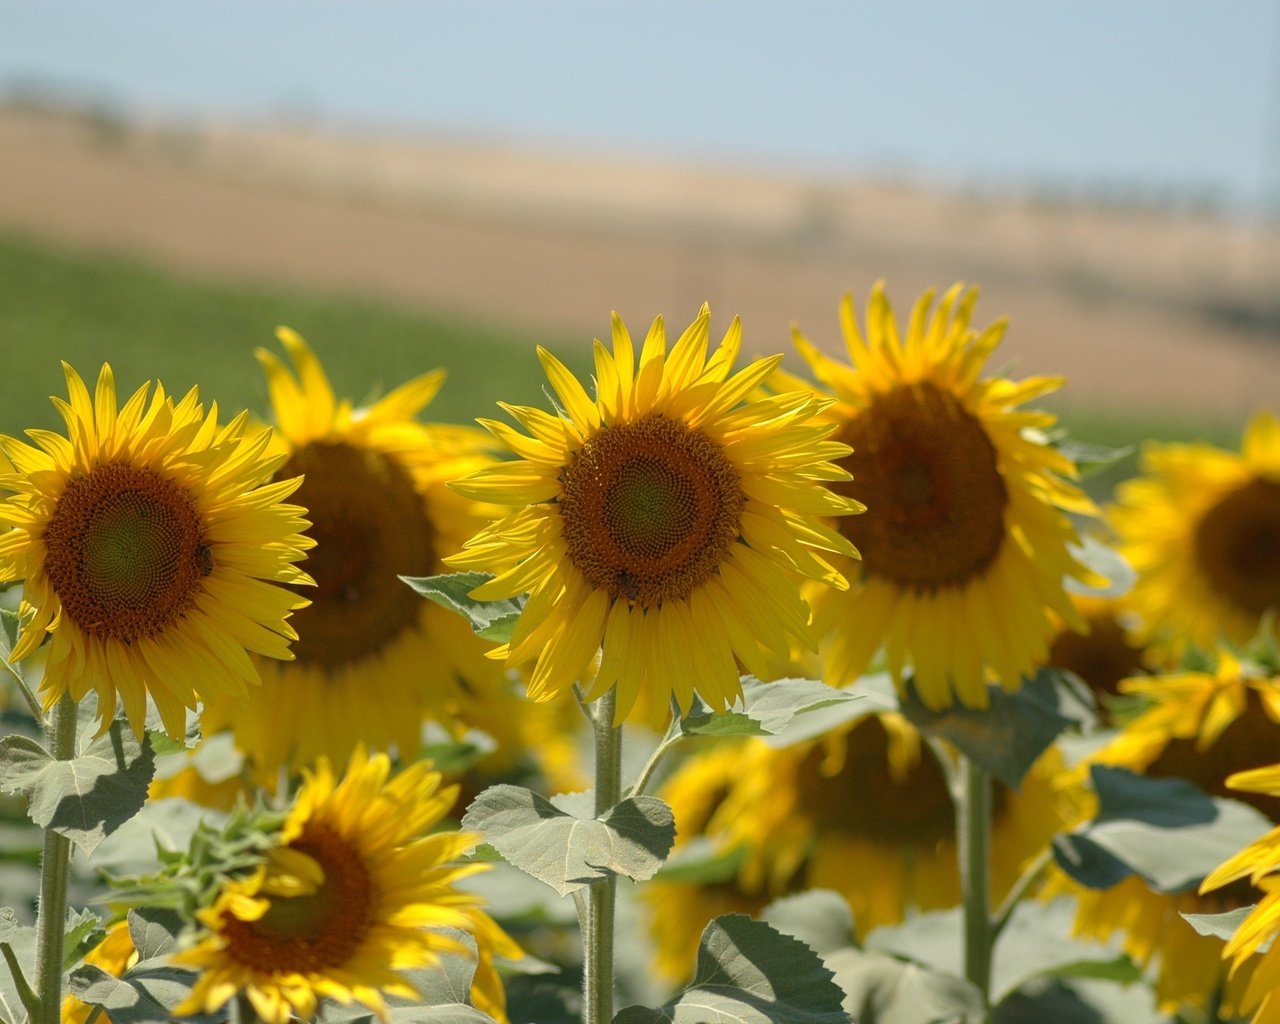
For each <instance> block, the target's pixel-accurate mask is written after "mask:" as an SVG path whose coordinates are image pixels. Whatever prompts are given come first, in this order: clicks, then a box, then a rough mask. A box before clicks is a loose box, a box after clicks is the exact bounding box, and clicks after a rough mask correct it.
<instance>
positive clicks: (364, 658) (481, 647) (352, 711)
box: [205, 328, 516, 779]
mask: <svg viewBox="0 0 1280 1024" xmlns="http://www.w3.org/2000/svg"><path fill="white" fill-rule="evenodd" d="M277 336H278V337H279V339H280V342H281V343H282V344H283V345H284V347H285V349H286V351H287V352H288V354H289V356H290V357H291V358H292V360H293V363H294V366H295V367H296V376H295V375H294V374H293V373H290V371H289V369H288V368H287V367H286V366H285V364H284V363H283V362H282V361H281V360H280V359H279V358H277V357H276V356H275V355H274V354H273V353H271V352H268V351H266V350H263V349H259V350H258V353H257V355H258V359H259V361H260V362H261V363H262V365H263V367H264V368H265V370H266V375H267V386H268V389H269V391H270V395H271V401H272V405H273V407H274V413H275V416H274V419H275V423H276V437H277V439H278V442H277V444H278V449H279V452H280V456H281V459H282V462H283V465H281V467H280V469H279V470H278V472H277V476H278V477H281V478H284V477H290V476H296V475H301V476H302V477H303V482H302V486H301V487H299V489H298V492H297V495H296V498H297V500H298V501H299V502H300V503H301V504H303V505H305V506H306V508H307V515H308V517H309V518H310V520H311V530H310V535H311V536H312V537H314V538H315V540H316V547H315V549H314V550H313V551H311V553H310V555H309V557H308V560H307V563H306V565H307V569H308V571H309V572H310V573H311V575H312V576H313V577H314V578H315V581H316V586H315V587H314V588H310V589H309V590H308V594H307V596H308V597H310V598H311V604H310V605H309V606H308V607H306V608H304V609H302V610H301V611H299V612H298V613H297V615H296V616H295V617H294V619H293V626H294V628H295V629H296V630H297V632H298V640H297V642H296V643H295V644H294V645H293V653H294V655H295V658H294V660H293V661H291V662H289V663H288V664H276V663H268V662H261V663H260V664H259V666H258V668H259V671H260V672H261V673H262V682H263V685H262V686H261V687H260V688H259V689H257V690H255V691H254V692H253V694H252V695H251V697H250V703H249V706H248V707H247V708H246V707H245V706H244V705H242V704H232V703H231V702H228V701H217V702H215V703H214V704H213V705H212V706H211V707H210V708H209V709H208V710H207V713H206V718H205V728H206V731H211V730H214V729H219V728H228V729H231V730H232V731H233V732H234V734H235V737H236V742H237V745H238V746H239V747H240V749H241V750H242V751H244V753H245V754H246V755H247V757H248V759H249V761H250V762H251V765H252V769H253V771H254V773H255V775H256V777H258V778H260V779H274V777H275V774H276V771H277V769H278V768H279V767H280V766H281V765H285V766H287V767H288V768H289V769H291V770H296V769H297V768H299V767H300V766H302V765H305V764H310V763H311V762H312V761H313V760H315V759H316V758H317V757H320V756H325V757H328V758H330V759H331V760H332V761H334V762H335V763H338V764H340V763H342V762H344V761H345V760H346V758H347V756H348V755H349V754H350V753H351V751H352V750H353V749H355V746H356V744H357V743H366V744H369V745H371V746H375V747H389V746H391V745H393V744H394V745H395V746H396V748H397V749H398V750H399V751H400V752H401V754H402V755H404V756H412V755H413V754H414V753H415V752H416V751H418V750H419V749H420V746H421V733H422V723H423V720H424V719H425V718H432V719H434V720H436V721H440V722H443V723H448V724H452V723H454V722H455V721H456V720H458V719H459V717H461V718H463V719H465V718H466V717H467V708H468V707H473V706H481V707H487V706H488V704H489V703H491V702H493V701H499V702H500V698H501V697H502V696H503V695H504V691H505V683H504V680H503V678H502V671H501V668H500V667H499V666H497V665H494V664H493V662H492V661H490V660H488V659H487V658H485V657H484V652H485V650H486V649H487V646H488V645H486V644H485V643H484V642H483V641H480V640H478V639H477V638H476V637H475V636H474V635H473V634H472V632H471V630H470V629H469V628H468V627H467V625H466V623H465V622H464V621H463V620H462V619H461V618H460V617H459V616H457V615H453V614H451V613H450V612H448V611H446V610H445V609H443V608H441V607H439V606H438V605H435V604H432V603H431V602H430V601H424V600H422V598H421V597H419V596H418V595H417V594H415V593H414V592H413V591H412V590H410V589H409V588H408V587H407V586H405V585H404V583H403V582H402V581H401V580H400V577H401V576H428V575H432V574H434V573H438V572H441V571H443V568H444V567H443V563H442V562H441V560H440V559H441V556H442V555H446V554H449V553H451V552H454V551H457V550H458V549H459V548H460V547H461V546H462V542H463V541H464V540H465V539H466V538H467V537H469V536H470V535H471V534H472V533H474V532H475V531H476V530H477V529H479V528H480V527H481V526H482V525H483V524H484V523H486V522H488V519H489V518H491V517H488V516H486V515H485V510H484V509H483V508H482V507H481V506H478V505H477V504H476V503H475V502H472V501H469V500H467V499H465V498H463V497H462V496H461V495H459V494H455V493H454V492H453V491H451V490H450V489H449V488H448V487H446V486H445V483H444V482H445V481H446V480H447V479H450V478H453V477H456V476H459V475H462V474H466V473H470V472H472V471H473V470H475V469H477V468H479V467H482V466H486V465H490V464H491V463H492V462H493V459H492V458H491V457H489V456H487V455H486V454H485V449H486V446H487V445H488V443H489V442H488V439H487V435H485V434H484V433H483V432H481V431H478V430H475V429H474V428H469V427H453V426H444V425H439V424H424V423H420V422H418V421H417V420H416V419H415V418H414V417H415V415H416V414H417V413H418V412H419V411H420V410H421V409H422V408H423V407H424V406H426V404H427V403H428V402H430V401H431V399H432V398H433V397H434V396H435V394H436V392H437V391H438V390H439V388H440V386H441V384H442V383H443V380H444V371H442V370H437V371H435V372H432V373H428V374H425V375H423V376H421V377H418V378H416V379H414V380H412V381H409V382H408V383H407V384H404V385H403V386H401V387H399V388H397V389H395V390H394V391H392V392H391V393H390V394H388V395H387V396H386V397H384V398H383V399H381V400H380V401H378V402H375V403H374V404H373V405H371V406H369V407H368V408H354V407H353V406H352V403H351V402H349V401H347V400H345V399H342V400H340V399H338V398H337V397H336V396H335V394H334V391H333V388H332V387H331V386H330V383H329V380H328V377H327V376H326V375H325V372H324V369H323V367H322V366H321V365H320V363H319V361H318V360H317V359H316V357H315V355H314V354H313V353H312V352H311V350H310V349H309V348H308V347H307V345H306V343H305V342H304V341H303V340H302V338H300V337H299V336H298V335H297V334H295V333H294V332H293V331H290V330H288V329H286V328H281V329H280V330H279V331H277ZM511 703H512V704H514V703H516V702H515V701H514V700H512V701H511Z"/></svg>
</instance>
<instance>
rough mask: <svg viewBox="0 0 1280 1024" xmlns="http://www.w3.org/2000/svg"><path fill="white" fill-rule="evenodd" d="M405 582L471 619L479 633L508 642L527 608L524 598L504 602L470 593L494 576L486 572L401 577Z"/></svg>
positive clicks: (441, 604)
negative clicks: (483, 599) (479, 599)
mask: <svg viewBox="0 0 1280 1024" xmlns="http://www.w3.org/2000/svg"><path fill="white" fill-rule="evenodd" d="M400 579H402V580H403V581H404V582H405V583H407V584H409V586H411V587H412V588H413V589H414V590H415V591H417V592H418V593H419V594H421V595H422V596H423V597H425V598H426V599H427V600H428V601H434V602H435V603H436V604H438V605H440V606H441V607H443V608H448V609H449V611H451V612H457V613H458V614H459V615H462V616H463V617H465V618H467V619H469V620H470V622H471V628H472V629H473V630H475V632H476V634H477V635H478V636H481V637H483V638H484V639H485V640H492V641H493V642H494V643H498V644H505V643H506V642H507V641H508V640H510V639H511V631H512V630H513V629H515V625H516V620H517V619H518V618H520V613H521V612H522V611H523V610H524V602H525V599H524V597H513V598H508V599H506V600H504V601H477V600H476V599H475V598H473V597H470V596H468V595H469V594H470V593H471V591H473V590H475V589H476V587H478V586H480V585H482V584H484V583H488V582H489V581H490V580H491V579H493V576H492V575H491V574H490V573H485V572H454V573H446V574H445V575H442V576H401V577H400Z"/></svg>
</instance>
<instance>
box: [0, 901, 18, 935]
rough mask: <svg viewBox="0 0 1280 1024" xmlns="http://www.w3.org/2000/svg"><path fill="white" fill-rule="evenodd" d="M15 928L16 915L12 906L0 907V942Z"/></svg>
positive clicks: (15, 929)
mask: <svg viewBox="0 0 1280 1024" xmlns="http://www.w3.org/2000/svg"><path fill="white" fill-rule="evenodd" d="M17 930H18V915H17V914H15V913H14V911H13V907H0V942H5V941H7V940H8V938H9V936H10V935H12V934H13V933H14V932H16V931H17Z"/></svg>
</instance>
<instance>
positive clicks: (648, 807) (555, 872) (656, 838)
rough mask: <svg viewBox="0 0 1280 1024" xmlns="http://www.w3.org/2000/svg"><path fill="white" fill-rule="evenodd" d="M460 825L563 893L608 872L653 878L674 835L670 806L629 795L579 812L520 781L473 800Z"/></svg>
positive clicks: (494, 788) (637, 878) (530, 873)
mask: <svg viewBox="0 0 1280 1024" xmlns="http://www.w3.org/2000/svg"><path fill="white" fill-rule="evenodd" d="M462 827H463V828H464V829H467V830H474V831H477V832H482V833H484V836H485V841H486V842H488V843H489V845H491V846H492V847H493V848H494V849H495V850H497V851H498V852H499V853H500V854H502V856H503V857H504V858H506V860H507V861H508V862H509V863H511V864H513V865H514V866H515V867H517V868H519V869H520V870H521V871H524V872H525V873H526V874H529V875H532V876H533V877H534V878H536V879H538V881H540V882H545V883H546V884H547V885H549V886H551V887H552V888H553V889H555V891H556V892H557V893H559V894H560V895H561V896H565V895H567V894H568V893H571V892H573V891H574V890H575V889H581V888H583V887H585V886H587V885H590V884H591V883H592V882H594V881H597V880H599V879H602V878H607V877H608V876H609V875H624V876H626V877H627V878H631V879H633V880H635V881H637V882H642V881H644V880H646V879H648V878H652V877H653V875H654V873H655V872H656V871H657V870H658V868H660V867H661V866H662V862H663V861H664V860H665V859H666V856H667V854H668V853H669V852H670V851H671V844H672V843H673V842H674V841H675V821H674V819H673V818H672V816H671V808H670V807H668V806H667V805H666V803H664V802H663V801H662V800H659V799H658V798H657V797H652V796H637V797H627V798H626V799H625V800H623V801H622V802H621V803H619V804H618V805H617V806H615V807H613V808H612V809H611V810H610V811H609V812H608V813H607V814H605V815H604V817H602V818H588V819H584V818H578V817H575V816H574V815H572V814H569V813H567V812H566V811H563V810H561V809H560V808H559V807H557V806H555V804H553V803H551V801H550V800H547V799H546V798H545V797H541V796H539V795H538V794H536V793H533V792H530V791H529V790H527V789H522V788H520V787H519V786H507V785H503V786H493V787H491V788H489V789H486V790H485V791H484V792H483V793H481V794H480V795H479V796H478V797H476V799H475V800H474V801H473V802H472V804H471V806H470V807H469V808H468V809H467V813H466V814H465V815H464V816H463V818H462Z"/></svg>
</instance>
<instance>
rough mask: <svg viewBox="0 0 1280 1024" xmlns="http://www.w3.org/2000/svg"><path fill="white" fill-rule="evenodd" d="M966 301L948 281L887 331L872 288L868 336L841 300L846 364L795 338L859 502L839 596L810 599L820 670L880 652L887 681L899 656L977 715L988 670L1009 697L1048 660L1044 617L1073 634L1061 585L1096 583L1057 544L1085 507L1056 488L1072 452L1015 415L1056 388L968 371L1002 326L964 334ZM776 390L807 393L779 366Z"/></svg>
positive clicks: (930, 686) (900, 662)
mask: <svg viewBox="0 0 1280 1024" xmlns="http://www.w3.org/2000/svg"><path fill="white" fill-rule="evenodd" d="M977 297H978V293H977V291H976V290H970V291H968V292H965V293H964V294H963V295H962V294H961V286H960V285H955V286H954V287H952V288H951V289H950V290H949V291H948V292H947V293H946V294H945V295H944V296H943V297H942V301H941V302H940V303H939V304H938V306H937V308H935V309H933V310H932V312H931V311H930V307H931V306H932V305H933V292H926V293H925V294H924V295H923V296H922V297H921V298H920V299H919V301H918V302H917V303H916V305H915V307H914V309H913V310H912V312H911V317H910V320H909V321H908V324H907V329H906V333H905V335H900V334H899V332H898V327H897V323H896V322H895V319H894V314H893V311H892V310H891V309H890V307H889V302H888V299H887V298H886V297H885V294H884V290H883V288H882V286H881V285H879V284H877V285H876V287H875V288H874V290H873V291H872V293H871V303H870V306H869V310H868V314H867V324H866V336H865V338H864V337H863V335H862V333H861V332H860V331H859V330H858V325H857V321H856V317H855V314H854V308H853V300H852V298H851V297H850V296H848V295H846V296H845V297H844V300H843V302H842V304H841V306H840V325H841V329H842V332H843V334H844V340H845V344H846V346H847V348H848V351H849V357H850V358H851V360H852V365H849V364H847V363H843V362H838V361H837V360H835V359H832V358H830V357H829V356H826V355H824V354H823V353H822V352H820V351H819V350H818V349H817V348H816V347H815V346H814V345H813V344H812V343H811V342H810V341H808V339H806V338H805V337H804V335H802V334H801V333H800V332H799V330H798V329H797V330H796V331H795V342H796V346H797V348H799V350H800V354H801V355H802V356H803V357H804V358H805V360H806V361H807V362H808V363H809V366H810V368H811V369H812V371H813V374H814V375H815V377H816V378H817V380H818V381H819V382H820V383H821V385H822V386H823V387H825V388H826V389H829V391H830V393H831V395H832V396H833V398H834V401H835V404H834V406H833V407H832V408H831V409H830V410H829V411H828V412H827V413H826V419H827V420H828V421H829V422H831V423H834V424H835V425H836V426H837V428H838V429H837V433H836V434H835V439H836V440H838V441H843V442H845V443H846V444H848V445H850V446H851V447H852V448H853V454H852V455H850V456H847V457H845V458H843V459H841V460H840V461H839V465H840V466H842V467H843V468H845V469H847V470H849V472H850V474H851V475H852V477H853V479H854V480H855V481H856V483H855V484H854V485H853V486H855V487H856V488H857V493H858V496H859V497H860V498H861V499H862V500H864V501H865V502H866V505H867V509H868V511H867V513H866V514H865V515H863V516H859V517H857V518H854V519H842V520H840V527H839V528H840V531H841V532H842V533H843V534H844V535H845V536H846V537H847V538H848V539H849V540H850V541H851V542H853V543H854V544H855V545H857V547H858V550H859V551H861V553H862V562H861V563H860V564H857V563H851V562H843V561H838V562H837V563H836V564H837V566H838V567H839V568H840V569H841V570H842V571H843V572H844V573H845V575H847V576H848V578H849V580H850V583H851V586H850V588H849V589H848V590H847V591H844V592H840V593H836V592H832V591H828V592H826V593H824V594H822V595H821V596H820V597H819V598H818V599H817V601H816V602H815V607H814V615H815V631H816V632H818V633H819V635H820V636H824V637H826V638H827V639H826V644H825V647H824V656H825V661H826V668H825V678H826V679H827V681H828V682H829V683H832V684H833V685H843V684H845V683H848V682H850V681H851V680H853V679H855V678H857V677H858V676H859V675H860V674H861V673H862V672H863V671H864V670H865V668H866V666H867V664H868V662H869V661H870V660H871V658H872V657H873V655H875V653H876V652H877V651H878V650H879V649H880V648H881V647H882V646H883V647H884V649H885V651H886V654H887V657H888V664H889V668H890V670H891V671H892V673H893V675H894V676H895V678H897V679H899V680H900V679H901V676H902V672H903V668H904V666H905V665H907V664H908V663H910V664H911V666H912V668H913V670H914V676H915V686H916V689H917V691H918V692H919V694H920V696H921V698H922V700H923V701H924V702H925V704H927V705H928V706H929V707H931V708H935V709H937V708H942V707H946V706H948V705H950V704H951V703H952V702H953V701H954V700H955V699H957V698H958V699H959V701H960V702H961V703H962V704H966V705H968V706H970V707H985V706H986V705H987V701H988V695H987V684H988V682H989V681H990V680H989V675H990V674H992V673H994V675H995V677H996V678H997V679H998V680H999V681H1000V683H1001V684H1002V685H1003V686H1004V687H1005V688H1007V689H1011V690H1013V689H1017V688H1018V687H1019V686H1020V685H1021V679H1022V676H1023V674H1024V673H1026V672H1028V671H1029V670H1031V669H1032V668H1034V667H1035V666H1036V665H1038V664H1041V663H1043V662H1044V660H1045V658H1046V656H1047V654H1048V649H1047V642H1048V640H1049V638H1050V637H1051V636H1052V635H1053V633H1054V629H1055V621H1054V619H1053V614H1054V613H1056V615H1057V616H1058V617H1059V618H1060V619H1061V620H1062V621H1065V622H1067V623H1068V624H1069V625H1071V626H1072V627H1073V628H1076V629H1082V628H1083V623H1082V621H1081V619H1080V616H1079V614H1078V613H1077V612H1076V610H1075V608H1074V607H1073V606H1072V604H1071V602H1070V600H1069V599H1068V597H1067V594H1066V591H1065V590H1064V589H1063V580H1064V578H1066V577H1074V578H1075V579H1079V580H1088V581H1090V582H1093V583H1097V582H1099V581H1098V580H1097V578H1096V577H1095V576H1094V575H1093V574H1092V573H1091V572H1089V570H1088V569H1086V568H1085V567H1084V566H1083V565H1081V564H1080V563H1079V562H1078V561H1077V560H1076V559H1075V558H1074V557H1073V555H1072V554H1071V551H1070V547H1071V545H1072V544H1075V543H1077V542H1078V537H1077V535H1076V530H1075V528H1074V526H1073V525H1072V524H1071V521H1070V519H1069V518H1068V517H1067V516H1066V515H1065V514H1064V513H1066V512H1076V513H1081V514H1092V513H1093V512H1094V511H1095V509H1094V507H1093V504H1092V503H1091V502H1090V501H1089V500H1088V498H1086V497H1085V496H1084V494H1083V493H1082V492H1081V491H1080V490H1079V488H1077V487H1076V486H1075V485H1074V484H1072V483H1069V482H1067V481H1066V480H1065V479H1064V478H1065V477H1075V476H1076V469H1075V466H1074V464H1073V463H1072V462H1071V460H1070V459H1068V458H1067V457H1066V456H1065V455H1063V454H1062V453H1061V452H1059V451H1058V450H1057V449H1056V448H1053V447H1051V446H1050V445H1048V444H1047V443H1045V441H1044V440H1043V434H1042V433H1040V432H1041V431H1043V430H1045V429H1046V428H1048V427H1050V426H1052V425H1053V423H1054V422H1055V417H1054V416H1052V415H1051V414H1050V413H1047V412H1039V411H1029V410H1021V409H1019V408H1018V407H1019V406H1021V405H1022V404H1023V403H1024V402H1027V401H1029V400H1031V399H1033V398H1036V397H1039V396H1041V395H1044V394H1046V393H1048V392H1050V391H1054V390H1056V389H1057V388H1058V387H1059V386H1060V384H1061V379H1060V378H1058V377H1031V378H1028V379H1027V380H1024V381H1020V382H1014V381H1011V380H1006V379H1004V378H1002V377H995V378H983V379H979V374H980V373H981V372H982V369H983V365H984V363H985V362H986V360H987V358H988V356H990V354H991V352H992V351H993V350H994V349H995V347H996V346H997V345H998V344H999V342H1000V339H1001V337H1002V336H1003V334H1004V329H1005V322H1004V321H1003V320H1000V321H997V322H996V323H994V324H992V325H991V326H989V327H987V328H985V329H984V330H982V331H981V332H980V333H979V332H975V331H974V330H972V329H971V328H970V326H969V322H970V317H971V315H972V312H973V306H974V303H975V302H976V300H977ZM775 385H776V386H777V387H778V388H779V389H783V388H787V389H790V388H807V389H809V390H812V388H813V386H812V385H811V384H808V383H806V382H805V381H803V380H800V379H799V378H796V377H793V376H791V375H790V374H779V375H778V377H777V379H776V381H775Z"/></svg>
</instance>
